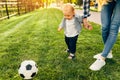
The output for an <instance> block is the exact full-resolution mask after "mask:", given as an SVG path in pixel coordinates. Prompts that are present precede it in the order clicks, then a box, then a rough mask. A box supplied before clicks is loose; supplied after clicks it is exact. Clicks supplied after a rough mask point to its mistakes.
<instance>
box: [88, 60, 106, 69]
mask: <svg viewBox="0 0 120 80" xmlns="http://www.w3.org/2000/svg"><path fill="white" fill-rule="evenodd" d="M105 64H106V63H105V61H104V60H102V59H97V60H96V61H95V62H94V63H93V64H92V65H91V66H90V67H89V68H90V69H91V70H93V71H98V70H100V69H101V68H102V67H103V66H104V65H105Z"/></svg>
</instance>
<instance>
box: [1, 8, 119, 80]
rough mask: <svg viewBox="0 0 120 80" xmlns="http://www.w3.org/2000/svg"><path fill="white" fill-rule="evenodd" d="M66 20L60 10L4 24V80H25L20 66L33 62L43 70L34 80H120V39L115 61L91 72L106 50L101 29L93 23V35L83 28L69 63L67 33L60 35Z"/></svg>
mask: <svg viewBox="0 0 120 80" xmlns="http://www.w3.org/2000/svg"><path fill="white" fill-rule="evenodd" d="M62 17H63V15H62V12H61V11H60V10H58V9H53V8H49V9H39V10H36V11H34V12H31V13H28V14H25V15H21V16H15V17H12V18H10V19H8V20H3V21H0V80H21V77H20V76H19V74H18V66H19V65H20V63H21V62H22V61H24V60H29V59H31V60H34V61H35V62H36V63H37V65H38V69H39V71H38V74H37V75H36V76H35V77H34V80H120V35H118V39H117V42H116V44H115V45H114V47H113V50H112V51H113V56H114V58H113V59H107V60H106V62H107V64H106V66H104V67H103V68H102V69H101V70H100V71H97V72H94V71H91V70H89V66H90V65H91V64H92V63H93V62H94V61H95V59H93V55H95V54H97V53H100V52H101V51H102V49H103V43H102V38H101V27H100V25H98V24H95V23H92V22H91V24H92V26H93V28H94V29H93V30H92V31H89V30H86V29H84V28H83V30H82V32H81V34H80V35H79V38H78V42H77V52H76V59H75V60H69V59H67V57H68V55H67V53H66V52H65V51H64V50H65V49H66V44H65V42H64V34H63V31H62V32H58V31H57V28H58V25H59V23H60V21H61V19H62Z"/></svg>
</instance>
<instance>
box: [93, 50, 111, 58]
mask: <svg viewBox="0 0 120 80" xmlns="http://www.w3.org/2000/svg"><path fill="white" fill-rule="evenodd" d="M101 54H102V53H99V54H96V55H94V56H93V58H95V59H98V58H100V56H101ZM107 58H109V59H111V58H113V55H112V51H110V52H109V54H108V55H107Z"/></svg>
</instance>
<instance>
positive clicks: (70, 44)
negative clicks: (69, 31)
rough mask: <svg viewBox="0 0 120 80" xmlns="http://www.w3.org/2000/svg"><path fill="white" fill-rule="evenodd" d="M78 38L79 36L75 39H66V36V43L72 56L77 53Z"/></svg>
mask: <svg viewBox="0 0 120 80" xmlns="http://www.w3.org/2000/svg"><path fill="white" fill-rule="evenodd" d="M77 38H78V35H77V36H75V37H66V36H65V42H66V44H67V47H68V49H69V52H70V53H72V54H75V52H76V43H77Z"/></svg>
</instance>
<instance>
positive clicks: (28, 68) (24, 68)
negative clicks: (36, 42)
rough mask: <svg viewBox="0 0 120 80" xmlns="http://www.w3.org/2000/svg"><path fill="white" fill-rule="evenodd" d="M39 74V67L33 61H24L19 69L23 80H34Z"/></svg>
mask: <svg viewBox="0 0 120 80" xmlns="http://www.w3.org/2000/svg"><path fill="white" fill-rule="evenodd" d="M37 72H38V67H37V64H36V63H35V61H33V60H25V61H23V62H22V63H21V64H20V67H19V69H18V73H19V75H20V76H21V77H22V78H23V79H32V78H33V77H34V76H35V75H36V74H37Z"/></svg>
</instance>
